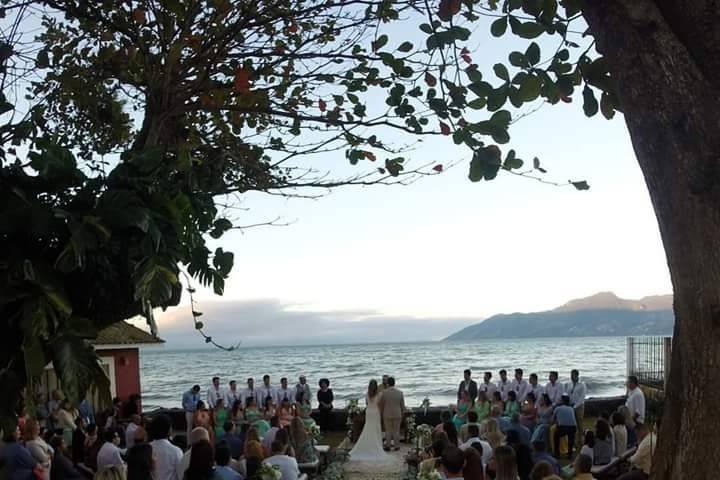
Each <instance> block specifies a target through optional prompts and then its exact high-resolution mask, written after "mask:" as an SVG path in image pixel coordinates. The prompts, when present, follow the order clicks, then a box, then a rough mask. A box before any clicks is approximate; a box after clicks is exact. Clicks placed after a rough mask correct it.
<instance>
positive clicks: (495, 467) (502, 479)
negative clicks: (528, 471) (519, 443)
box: [489, 445, 518, 480]
mask: <svg viewBox="0 0 720 480" xmlns="http://www.w3.org/2000/svg"><path fill="white" fill-rule="evenodd" d="M489 468H490V469H491V470H492V471H493V472H495V480H517V478H518V469H517V463H516V460H515V450H513V449H512V447H510V446H508V445H501V446H499V447H497V448H496V449H495V452H494V454H493V460H492V461H491V462H490V467H489Z"/></svg>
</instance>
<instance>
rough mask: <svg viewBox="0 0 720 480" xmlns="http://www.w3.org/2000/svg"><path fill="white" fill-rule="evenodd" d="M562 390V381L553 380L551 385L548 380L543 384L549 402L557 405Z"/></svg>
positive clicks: (560, 398)
mask: <svg viewBox="0 0 720 480" xmlns="http://www.w3.org/2000/svg"><path fill="white" fill-rule="evenodd" d="M563 391H564V387H563V385H562V383H558V382H555V384H554V385H553V384H552V383H551V382H548V383H547V384H546V385H545V393H547V396H548V397H550V402H551V403H552V404H553V405H559V404H560V400H562V394H563Z"/></svg>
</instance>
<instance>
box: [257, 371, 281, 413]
mask: <svg viewBox="0 0 720 480" xmlns="http://www.w3.org/2000/svg"><path fill="white" fill-rule="evenodd" d="M256 395H257V396H256V400H257V404H258V407H260V408H261V409H263V410H264V409H265V402H266V401H267V399H268V398H271V399H272V401H273V402H275V401H276V400H277V395H276V392H275V388H273V387H272V385H270V375H263V384H262V385H261V386H260V388H258V389H257V394H256Z"/></svg>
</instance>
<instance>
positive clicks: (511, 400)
mask: <svg viewBox="0 0 720 480" xmlns="http://www.w3.org/2000/svg"><path fill="white" fill-rule="evenodd" d="M515 413H520V404H519V403H518V401H517V393H515V390H510V391H509V392H507V401H506V402H505V413H504V415H503V416H505V417H512V416H513V414H515Z"/></svg>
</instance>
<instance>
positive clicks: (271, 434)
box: [262, 427, 280, 450]
mask: <svg viewBox="0 0 720 480" xmlns="http://www.w3.org/2000/svg"><path fill="white" fill-rule="evenodd" d="M279 431H280V429H279V428H278V427H271V428H270V430H268V431H267V433H265V436H264V437H263V438H262V445H263V447H265V448H266V449H268V450H270V447H272V443H273V442H274V441H275V435H277V432H279Z"/></svg>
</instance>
